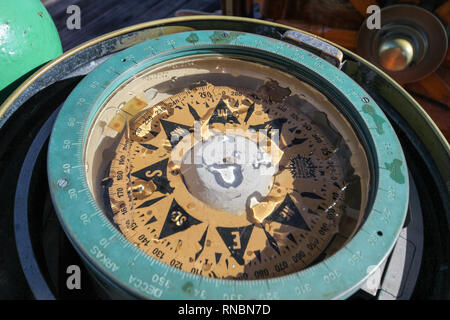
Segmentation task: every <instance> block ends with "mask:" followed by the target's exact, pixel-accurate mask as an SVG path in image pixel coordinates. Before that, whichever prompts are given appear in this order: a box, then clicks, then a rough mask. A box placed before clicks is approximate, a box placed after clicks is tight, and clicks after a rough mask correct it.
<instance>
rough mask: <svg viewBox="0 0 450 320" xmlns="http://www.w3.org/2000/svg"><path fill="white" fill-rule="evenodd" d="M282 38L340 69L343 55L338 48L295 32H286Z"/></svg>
mask: <svg viewBox="0 0 450 320" xmlns="http://www.w3.org/2000/svg"><path fill="white" fill-rule="evenodd" d="M283 38H285V39H288V40H290V41H292V42H295V43H296V44H297V45H298V46H299V47H302V48H303V49H306V50H308V51H310V52H312V53H314V54H316V55H318V56H320V57H321V58H323V59H324V60H326V61H327V62H329V63H331V64H332V65H334V66H336V67H337V68H339V69H340V68H341V65H342V60H343V59H344V54H343V53H342V51H341V50H339V49H338V48H336V47H334V46H332V45H331V44H329V43H328V42H325V41H323V40H320V39H318V38H315V37H313V36H310V35H307V34H304V33H300V32H297V31H292V30H288V31H286V32H285V33H284V34H283Z"/></svg>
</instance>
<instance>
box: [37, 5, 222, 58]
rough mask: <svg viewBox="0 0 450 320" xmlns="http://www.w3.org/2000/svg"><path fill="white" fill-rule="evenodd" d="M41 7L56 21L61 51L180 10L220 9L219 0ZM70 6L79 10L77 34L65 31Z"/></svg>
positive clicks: (171, 14) (72, 31)
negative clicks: (77, 7) (79, 25)
mask: <svg viewBox="0 0 450 320" xmlns="http://www.w3.org/2000/svg"><path fill="white" fill-rule="evenodd" d="M43 3H44V4H45V6H46V8H47V10H48V12H49V13H50V15H51V16H52V18H53V20H54V21H55V25H56V27H57V29H58V32H59V35H60V38H61V42H62V46H63V49H64V51H67V50H69V49H71V48H73V47H75V46H77V45H79V44H81V43H83V42H86V41H88V40H90V39H93V38H95V37H98V36H100V35H103V34H105V33H108V32H111V31H114V30H117V29H120V28H124V27H127V26H131V25H134V24H138V23H142V22H146V21H151V20H156V19H163V18H168V17H173V16H174V14H175V12H176V11H177V10H179V9H192V10H200V11H206V12H213V11H216V10H219V9H220V0H201V1H199V0H164V1H161V0H127V1H117V0H95V1H93V0H53V1H52V0H50V1H48V0H47V1H45V0H44V1H43ZM69 5H77V6H79V7H80V10H81V29H79V30H69V29H68V28H67V27H66V21H67V18H68V17H69V14H67V13H66V10H67V7H68V6H69Z"/></svg>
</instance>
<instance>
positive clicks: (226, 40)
mask: <svg viewBox="0 0 450 320" xmlns="http://www.w3.org/2000/svg"><path fill="white" fill-rule="evenodd" d="M202 55H204V56H205V57H206V56H207V55H222V56H239V57H240V59H243V58H244V60H250V61H257V62H258V63H262V64H265V65H269V66H276V68H278V69H281V70H283V71H284V72H287V73H289V74H291V75H292V76H293V77H295V78H298V79H301V80H302V81H304V82H305V83H307V84H308V85H310V86H311V87H313V88H315V89H316V90H318V91H319V92H321V94H323V95H324V96H325V97H326V98H328V99H329V100H330V101H332V102H333V105H334V106H335V108H336V110H337V111H338V112H339V113H340V114H341V115H342V116H343V118H345V119H346V121H347V122H348V124H349V126H350V127H351V128H352V129H353V131H354V134H355V136H356V137H357V139H358V143H359V144H360V145H361V146H362V148H363V149H364V154H365V156H366V157H367V161H368V166H367V167H368V168H367V171H368V172H369V175H370V181H368V180H363V183H362V184H364V183H366V184H367V188H366V189H367V190H366V192H365V193H364V194H365V195H366V196H367V199H366V200H365V202H366V206H365V208H364V209H363V210H362V211H363V212H362V213H361V219H360V221H359V223H358V225H357V226H355V228H354V230H353V232H351V235H352V236H351V239H349V240H348V241H345V242H344V243H342V245H341V246H340V247H339V248H338V250H336V252H333V254H331V255H330V256H327V257H326V258H325V259H321V260H320V259H319V260H318V262H315V263H311V264H310V265H308V266H307V267H306V268H302V269H301V270H299V271H296V272H291V273H289V274H285V275H284V274H281V275H276V276H273V277H272V276H271V277H268V278H264V279H260V280H244V279H227V278H226V277H224V278H220V279H216V278H214V277H205V276H204V275H198V274H193V273H192V272H186V271H183V270H180V269H179V268H177V263H173V264H172V265H170V264H171V262H162V261H161V259H160V257H158V254H157V253H153V254H147V253H145V252H144V251H143V250H141V249H140V248H138V247H137V246H136V245H135V244H133V243H132V242H130V241H129V239H128V238H127V237H126V236H124V234H125V233H124V232H123V230H122V232H121V230H120V227H118V226H117V224H116V223H115V222H114V220H111V217H108V215H107V214H105V209H104V208H103V207H102V205H101V202H99V200H98V199H99V196H98V193H97V191H96V190H97V189H96V188H97V180H96V178H94V177H97V176H96V174H95V172H100V171H101V170H99V169H98V168H97V169H95V165H96V161H94V160H92V159H95V156H93V154H95V150H97V148H92V150H91V149H90V148H91V147H90V146H93V145H97V146H98V141H97V140H95V139H94V138H93V137H95V136H93V130H95V128H96V127H95V126H94V123H96V121H98V120H99V115H100V114H101V113H102V111H104V110H106V109H104V106H105V103H107V101H108V99H110V97H112V96H113V94H114V92H117V90H120V88H122V87H123V86H125V85H126V83H127V81H130V79H134V78H135V77H136V75H138V74H140V73H141V72H143V71H145V70H147V69H149V68H154V67H158V66H159V65H161V64H164V63H168V62H170V61H174V60H176V59H180V58H186V57H191V56H195V57H197V56H202ZM102 108H103V109H102ZM118 112H119V110H117V111H116V113H114V115H116V114H118ZM114 115H111V117H110V119H111V118H112V117H113V116H114ZM122 118H123V119H124V121H123V123H124V127H127V126H128V125H131V123H132V122H128V119H127V116H124V117H122ZM106 123H108V124H110V122H108V121H106V122H105V124H106ZM91 151H92V152H91ZM48 177H49V185H50V191H51V194H52V200H53V204H54V206H55V209H56V211H57V214H58V218H59V220H60V222H61V224H62V226H63V228H64V230H65V232H66V233H67V235H68V237H69V239H70V240H71V242H72V244H73V245H74V247H75V248H76V249H77V251H78V252H79V254H80V255H81V256H82V257H83V259H84V260H85V261H86V263H87V264H88V265H89V266H90V269H91V270H92V271H93V272H94V273H95V274H96V275H97V276H98V277H99V278H100V279H102V282H103V283H104V284H105V285H106V286H107V287H108V288H110V289H111V290H113V291H116V292H118V293H119V295H120V296H130V297H141V298H152V299H153V298H158V299H192V298H206V299H227V298H236V299H238V298H241V299H262V298H279V299H334V298H345V297H347V296H348V295H350V294H351V293H353V292H354V291H355V290H357V288H359V286H360V285H361V284H362V283H363V282H364V281H365V280H366V279H367V277H368V276H370V274H371V272H372V271H373V270H374V267H376V266H378V265H380V264H381V263H382V262H383V261H384V259H385V258H386V257H387V255H388V254H389V252H390V251H391V250H392V248H393V246H394V244H395V241H396V239H397V237H398V235H399V233H400V230H401V228H402V226H403V222H404V219H405V215H406V211H407V206H408V194H409V189H408V174H407V168H406V162H405V158H404V156H403V152H402V149H401V146H400V143H399V141H398V138H397V136H396V134H395V132H394V130H393V129H392V127H391V125H390V123H389V121H388V119H387V118H386V117H385V115H384V114H383V112H382V111H381V110H380V108H379V107H378V106H377V104H376V103H375V102H374V101H373V99H372V98H371V97H370V95H369V94H368V93H366V92H365V91H364V90H363V89H362V88H361V87H360V86H359V85H358V84H357V83H355V82H354V81H353V80H352V79H351V78H349V77H348V76H347V75H346V74H344V73H343V72H342V71H340V70H339V68H337V67H335V66H333V65H332V64H330V63H329V62H328V61H325V60H324V59H322V58H321V57H319V56H317V55H315V54H313V53H311V52H309V51H307V50H305V49H302V48H299V47H298V46H295V45H293V44H289V43H286V42H283V41H279V40H274V39H271V38H268V37H264V36H259V35H255V34H251V33H244V32H229V31H223V30H213V31H193V32H186V33H176V34H172V35H166V36H161V37H158V38H156V39H153V40H149V41H145V42H142V43H140V44H138V45H136V46H134V47H131V48H129V49H126V50H124V51H121V52H119V53H117V54H116V55H114V56H113V57H111V58H110V59H108V60H107V61H106V62H104V63H103V64H101V65H100V66H99V67H98V68H97V69H96V70H94V71H93V72H92V73H90V74H89V75H88V76H86V77H85V78H84V79H83V80H82V81H81V82H80V83H79V84H78V85H77V87H76V88H75V89H74V91H73V92H72V93H71V94H70V96H69V97H68V98H67V100H66V102H65V103H64V105H63V107H62V108H61V111H60V113H59V115H58V117H57V120H56V122H55V125H54V128H53V130H52V135H51V139H50V144H49V150H48ZM264 231H265V229H264ZM183 232H184V231H183ZM160 238H161V237H160ZM200 240H201V239H200ZM268 240H269V241H268V242H269V243H272V242H271V240H270V238H269V237H268ZM233 252H234V251H232V250H231V249H230V254H231V256H232V257H233ZM235 253H236V252H234V255H236V254H235ZM236 261H237V260H236Z"/></svg>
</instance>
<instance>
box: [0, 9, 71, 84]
mask: <svg viewBox="0 0 450 320" xmlns="http://www.w3.org/2000/svg"><path fill="white" fill-rule="evenodd" d="M61 54H62V47H61V41H60V39H59V35H58V31H57V30H56V27H55V24H54V23H53V20H52V18H51V16H50V15H49V13H48V12H47V10H46V9H45V7H44V6H43V5H42V3H41V2H40V1H39V0H27V1H20V2H19V3H18V1H14V0H2V1H0V70H1V71H0V74H1V76H0V90H3V89H5V88H6V87H8V86H9V85H11V86H13V87H16V86H18V85H19V84H20V83H18V82H20V81H16V80H18V79H19V78H21V77H22V76H24V75H26V74H27V73H28V72H30V71H31V70H33V69H35V68H36V67H38V66H40V65H42V64H43V63H46V62H48V61H49V60H52V59H54V58H56V57H58V56H59V55H61ZM15 81H16V83H14V84H13V82H15ZM11 86H10V87H9V88H7V89H5V91H12V89H13V88H11Z"/></svg>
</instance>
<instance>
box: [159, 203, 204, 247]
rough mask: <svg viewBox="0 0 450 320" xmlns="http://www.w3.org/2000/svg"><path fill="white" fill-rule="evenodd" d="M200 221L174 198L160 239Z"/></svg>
mask: <svg viewBox="0 0 450 320" xmlns="http://www.w3.org/2000/svg"><path fill="white" fill-rule="evenodd" d="M200 223H202V222H201V221H200V220H197V219H195V218H194V217H192V216H191V215H190V214H189V213H187V212H186V211H185V210H184V209H183V208H182V207H181V206H180V205H179V204H178V203H177V202H176V200H175V199H173V201H172V205H171V206H170V209H169V212H168V213H167V216H166V221H164V225H163V227H162V229H161V233H160V234H159V239H163V238H166V237H169V236H171V235H173V234H175V233H178V232H181V231H184V230H186V229H188V228H190V227H192V226H194V225H197V224H200Z"/></svg>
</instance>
